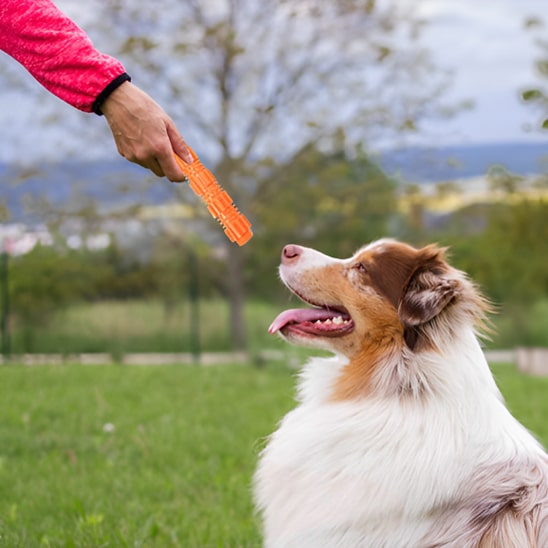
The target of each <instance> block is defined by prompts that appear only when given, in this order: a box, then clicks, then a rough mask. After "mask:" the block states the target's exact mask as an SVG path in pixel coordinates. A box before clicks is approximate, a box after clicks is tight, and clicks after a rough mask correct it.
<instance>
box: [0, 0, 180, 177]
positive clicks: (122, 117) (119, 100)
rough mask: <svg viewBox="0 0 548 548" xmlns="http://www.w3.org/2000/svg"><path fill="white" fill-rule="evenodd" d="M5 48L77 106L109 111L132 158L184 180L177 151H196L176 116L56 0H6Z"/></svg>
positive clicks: (2, 17)
mask: <svg viewBox="0 0 548 548" xmlns="http://www.w3.org/2000/svg"><path fill="white" fill-rule="evenodd" d="M0 49H2V50H3V51H5V52H6V53H7V54H8V55H10V56H11V57H13V58H14V59H16V60H17V61H19V62H20V63H21V64H22V65H23V66H25V68H26V69H27V70H28V71H29V72H30V73H31V74H32V76H34V78H36V80H38V82H40V83H41V84H42V85H43V86H44V87H45V88H46V89H48V90H49V91H50V92H51V93H53V94H54V95H56V96H57V97H59V98H60V99H62V100H64V101H66V102H67V103H69V104H70V105H72V106H73V107H75V108H77V109H79V110H82V111H84V112H96V113H97V114H101V113H103V111H105V114H106V113H107V111H108V114H107V115H106V118H107V121H108V122H109V125H110V127H111V130H112V131H113V136H114V139H115V142H116V145H117V147H118V150H119V152H120V153H121V154H122V155H123V156H124V157H126V158H127V159H128V160H131V161H134V162H136V163H139V164H140V165H143V166H144V167H147V168H149V169H151V170H152V171H153V172H154V173H155V174H157V175H159V176H161V175H164V174H165V175H166V176H167V177H168V178H170V179H171V180H172V181H181V180H183V178H184V175H183V173H182V171H181V170H180V168H179V167H178V166H177V165H176V163H175V160H174V159H173V157H172V156H173V153H177V154H178V155H180V156H181V157H182V158H183V159H184V160H186V161H189V159H190V153H189V152H188V150H187V149H186V145H185V144H184V141H183V139H182V137H181V136H180V134H179V133H178V131H177V130H176V128H175V125H174V124H173V122H172V121H171V119H170V118H169V117H168V116H167V114H166V113H165V112H164V111H163V109H162V108H161V107H160V106H159V105H158V104H157V103H156V102H155V101H154V100H153V99H152V98H150V97H149V96H148V95H147V94H146V93H144V92H142V91H141V90H139V89H138V88H136V87H135V86H132V85H131V84H129V76H128V75H127V74H126V72H125V69H124V66H123V65H122V63H120V61H118V60H117V59H115V58H113V57H110V56H108V55H105V54H103V53H101V52H99V51H97V50H96V49H95V47H94V46H93V44H92V42H91V40H90V38H89V37H88V36H87V34H86V33H85V32H84V31H83V30H82V29H81V28H80V27H78V26H77V25H76V24H75V23H74V22H73V21H72V20H71V19H70V18H68V17H67V16H66V15H65V14H63V13H62V12H61V11H60V10H59V9H58V8H57V7H56V6H55V4H53V2H51V0H2V2H0ZM120 88H122V89H120ZM168 152H169V153H170V156H169V158H168Z"/></svg>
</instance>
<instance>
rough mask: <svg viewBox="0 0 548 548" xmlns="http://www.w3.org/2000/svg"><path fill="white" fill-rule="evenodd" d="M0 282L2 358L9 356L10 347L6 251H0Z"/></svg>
mask: <svg viewBox="0 0 548 548" xmlns="http://www.w3.org/2000/svg"><path fill="white" fill-rule="evenodd" d="M0 280H1V281H0V283H1V284H2V319H1V324H2V325H1V328H2V355H3V356H4V359H7V358H9V356H10V354H11V348H10V321H9V316H10V292H9V287H8V284H9V255H8V253H7V252H6V251H3V252H2V256H1V260H0Z"/></svg>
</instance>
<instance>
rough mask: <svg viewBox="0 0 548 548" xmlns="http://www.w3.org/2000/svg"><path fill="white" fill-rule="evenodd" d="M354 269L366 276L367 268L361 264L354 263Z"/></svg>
mask: <svg viewBox="0 0 548 548" xmlns="http://www.w3.org/2000/svg"><path fill="white" fill-rule="evenodd" d="M354 268H355V269H356V270H357V271H358V272H360V273H361V274H366V273H367V267H366V266H365V265H364V264H363V263H356V264H355V265H354Z"/></svg>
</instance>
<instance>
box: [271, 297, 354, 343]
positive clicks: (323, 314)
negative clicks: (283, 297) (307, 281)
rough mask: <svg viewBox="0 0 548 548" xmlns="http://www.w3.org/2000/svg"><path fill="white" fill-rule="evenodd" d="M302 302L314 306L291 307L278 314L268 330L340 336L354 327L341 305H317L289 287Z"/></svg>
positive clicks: (284, 332)
mask: <svg viewBox="0 0 548 548" xmlns="http://www.w3.org/2000/svg"><path fill="white" fill-rule="evenodd" d="M289 289H291V291H292V292H293V293H295V295H297V297H299V298H300V299H301V300H302V301H303V302H305V303H306V304H309V305H311V306H313V307H314V308H292V309H289V310H285V311H284V312H282V313H281V314H279V315H278V316H277V317H276V318H275V319H274V321H273V322H272V324H271V325H270V327H269V328H268V332H269V333H270V334H271V335H273V334H274V333H278V332H280V333H281V334H282V335H288V334H289V333H294V334H297V335H299V334H300V335H305V336H313V337H342V336H343V335H346V334H347V333H349V332H350V331H352V330H353V329H354V321H353V320H352V318H351V317H350V314H349V313H348V312H347V310H346V309H345V308H344V307H343V306H339V305H329V306H328V305H319V304H316V303H313V302H311V301H310V300H308V299H305V298H304V297H303V296H302V295H300V294H299V293H298V292H297V291H295V290H294V289H293V288H291V287H290V288H289Z"/></svg>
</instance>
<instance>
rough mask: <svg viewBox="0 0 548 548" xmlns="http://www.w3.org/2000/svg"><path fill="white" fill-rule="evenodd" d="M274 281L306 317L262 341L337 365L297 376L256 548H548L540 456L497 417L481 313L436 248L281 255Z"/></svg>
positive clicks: (258, 495) (261, 469)
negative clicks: (319, 352)
mask: <svg viewBox="0 0 548 548" xmlns="http://www.w3.org/2000/svg"><path fill="white" fill-rule="evenodd" d="M280 276H281V279H282V281H283V282H284V283H285V285H286V286H287V287H288V288H289V289H290V290H291V291H292V292H293V293H295V294H296V295H297V296H298V297H300V299H302V300H303V301H304V302H305V303H307V304H309V305H311V306H312V307H313V308H308V309H303V308H300V309H295V310H287V311H285V312H282V313H281V314H280V315H279V316H278V317H277V318H276V319H275V320H274V322H273V324H272V325H271V327H270V332H271V333H280V334H281V336H282V337H283V338H284V339H286V340H288V341H289V342H292V343H296V344H301V345H306V346H310V347H315V348H321V349H327V350H329V351H332V352H333V353H334V354H335V356H334V357H330V358H313V359H312V360H311V361H310V362H309V363H308V364H307V365H306V366H305V367H304V369H303V371H302V373H301V375H300V382H299V390H298V401H299V403H298V406H297V407H296V408H295V409H294V410H293V411H291V412H290V413H289V414H287V415H286V416H285V418H284V419H283V421H282V422H281V424H280V426H279V428H278V430H277V431H276V432H274V434H272V436H271V437H270V438H269V441H268V444H267V446H266V448H265V449H264V450H263V452H262V454H261V457H260V461H259V465H258V468H257V471H256V474H255V481H254V490H255V500H256V504H257V507H258V509H259V510H260V512H261V514H262V518H263V523H264V539H265V545H266V546H268V547H294V548H320V547H330V548H331V547H358V546H359V547H373V548H405V547H409V548H426V547H432V548H433V547H442V546H444V547H448V546H450V547H454V548H468V547H481V548H487V547H490V548H528V547H537V548H546V547H548V457H547V455H546V453H545V451H544V450H543V448H542V447H541V446H540V445H539V443H537V441H536V440H535V439H534V438H533V436H532V435H531V434H530V433H529V432H528V431H527V430H526V429H525V428H524V427H523V426H522V425H521V424H520V423H519V422H518V421H517V420H516V419H514V418H513V417H512V415H511V414H510V413H509V411H508V410H507V408H506V407H505V405H504V402H503V399H502V396H501V394H500V392H499V390H498V389H497V386H496V384H495V381H494V379H493V376H492V374H491V372H490V370H489V367H488V365H487V363H486V360H485V357H484V355H483V352H482V350H481V347H480V345H479V343H478V339H477V330H478V326H481V324H482V321H483V320H484V316H485V314H486V312H487V311H488V306H487V304H486V301H485V300H484V299H483V298H482V297H481V296H480V294H479V292H478V291H477V289H476V288H475V286H474V285H473V284H472V283H471V282H470V281H469V280H468V278H467V277H466V275H465V274H464V273H463V272H460V271H458V270H456V269H454V268H452V267H451V266H450V265H449V264H448V263H447V260H446V258H445V254H444V250H442V249H440V248H438V247H436V246H433V245H432V246H427V247H424V248H422V249H415V248H413V247H411V246H409V245H406V244H403V243H400V242H397V241H394V240H386V239H385V240H379V241H377V242H374V243H372V244H370V245H368V246H366V247H364V248H362V249H360V250H359V251H358V252H357V253H356V254H355V255H354V256H353V257H351V258H349V259H344V260H340V259H334V258H331V257H328V256H326V255H323V254H322V253H319V252H318V251H314V250H312V249H307V248H303V247H299V246H296V245H288V246H286V247H285V248H284V250H283V253H282V264H281V266H280Z"/></svg>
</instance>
